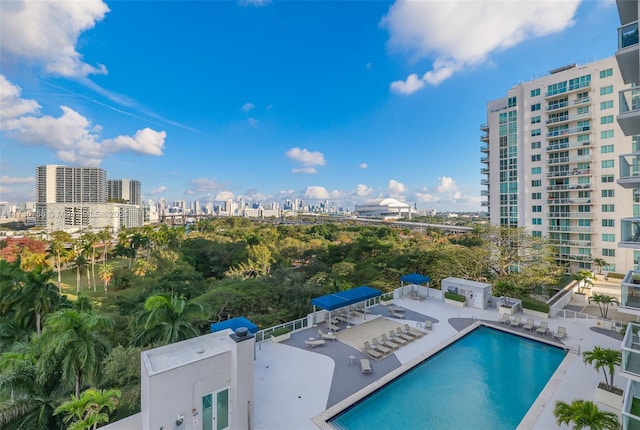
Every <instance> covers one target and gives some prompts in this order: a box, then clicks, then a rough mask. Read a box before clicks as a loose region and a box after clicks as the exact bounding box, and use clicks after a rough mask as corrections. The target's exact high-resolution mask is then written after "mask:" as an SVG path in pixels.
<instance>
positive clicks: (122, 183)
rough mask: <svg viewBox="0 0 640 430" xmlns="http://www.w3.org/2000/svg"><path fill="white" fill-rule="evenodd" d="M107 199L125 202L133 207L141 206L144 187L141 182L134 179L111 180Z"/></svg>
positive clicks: (108, 184)
mask: <svg viewBox="0 0 640 430" xmlns="http://www.w3.org/2000/svg"><path fill="white" fill-rule="evenodd" d="M107 189H108V192H107V199H108V200H124V202H126V203H129V204H131V205H137V206H140V204H141V201H142V187H141V185H140V181H136V180H133V179H109V180H108V181H107Z"/></svg>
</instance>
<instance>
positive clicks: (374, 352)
mask: <svg viewBox="0 0 640 430" xmlns="http://www.w3.org/2000/svg"><path fill="white" fill-rule="evenodd" d="M362 352H364V353H365V354H367V355H368V356H369V357H371V358H374V359H376V360H377V359H379V358H382V357H384V354H383V353H382V352H380V351H378V350H376V349H373V348H371V345H369V342H365V343H364V348H363V349H362Z"/></svg>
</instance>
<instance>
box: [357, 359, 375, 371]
mask: <svg viewBox="0 0 640 430" xmlns="http://www.w3.org/2000/svg"><path fill="white" fill-rule="evenodd" d="M360 369H361V370H362V373H369V374H370V373H373V370H371V363H369V360H367V359H366V358H361V359H360Z"/></svg>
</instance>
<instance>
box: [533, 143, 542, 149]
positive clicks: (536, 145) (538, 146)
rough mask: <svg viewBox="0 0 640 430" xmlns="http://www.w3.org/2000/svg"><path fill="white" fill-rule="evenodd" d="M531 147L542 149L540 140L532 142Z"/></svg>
mask: <svg viewBox="0 0 640 430" xmlns="http://www.w3.org/2000/svg"><path fill="white" fill-rule="evenodd" d="M531 149H540V142H531Z"/></svg>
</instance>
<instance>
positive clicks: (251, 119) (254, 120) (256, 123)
mask: <svg viewBox="0 0 640 430" xmlns="http://www.w3.org/2000/svg"><path fill="white" fill-rule="evenodd" d="M247 122H248V123H249V125H250V126H251V127H255V126H256V125H258V120H257V119H255V118H249V119H247Z"/></svg>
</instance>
